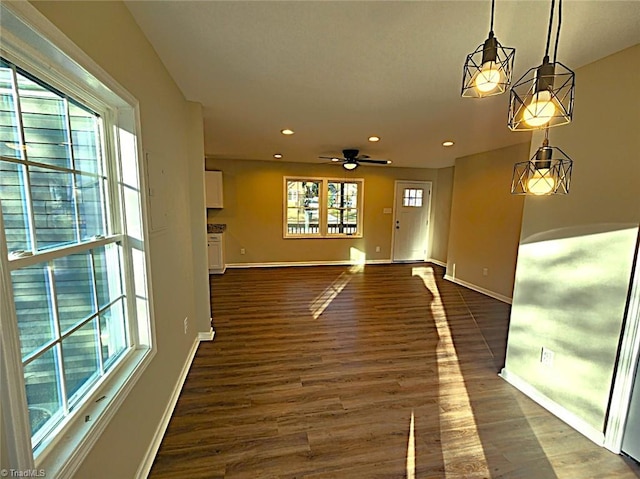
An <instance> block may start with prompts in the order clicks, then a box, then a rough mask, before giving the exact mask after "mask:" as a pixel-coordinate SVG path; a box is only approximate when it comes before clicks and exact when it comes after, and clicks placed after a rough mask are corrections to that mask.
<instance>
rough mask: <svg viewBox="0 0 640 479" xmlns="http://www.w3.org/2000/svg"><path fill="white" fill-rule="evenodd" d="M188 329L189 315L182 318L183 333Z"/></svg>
mask: <svg viewBox="0 0 640 479" xmlns="http://www.w3.org/2000/svg"><path fill="white" fill-rule="evenodd" d="M188 329H189V316H187V317H186V318H184V334H187V330H188Z"/></svg>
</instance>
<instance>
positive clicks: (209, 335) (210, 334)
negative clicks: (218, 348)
mask: <svg viewBox="0 0 640 479" xmlns="http://www.w3.org/2000/svg"><path fill="white" fill-rule="evenodd" d="M215 336H216V332H215V331H214V330H213V328H211V329H210V330H209V331H207V332H204V333H198V340H199V341H213V338H214V337H215Z"/></svg>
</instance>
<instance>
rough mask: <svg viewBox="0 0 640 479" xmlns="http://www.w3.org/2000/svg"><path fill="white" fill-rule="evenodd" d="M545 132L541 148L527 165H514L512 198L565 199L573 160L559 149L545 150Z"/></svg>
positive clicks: (524, 163)
mask: <svg viewBox="0 0 640 479" xmlns="http://www.w3.org/2000/svg"><path fill="white" fill-rule="evenodd" d="M548 133H549V130H548V129H546V130H545V139H544V141H543V142H542V146H541V147H540V148H538V151H536V154H535V155H533V157H532V158H531V159H530V160H529V161H523V162H522V163H516V164H515V166H514V167H513V177H512V179H511V194H514V195H533V196H542V195H566V194H568V193H569V186H570V184H571V172H572V170H573V160H572V159H571V158H569V157H568V156H567V155H566V153H565V152H564V151H562V150H561V149H560V148H557V147H553V146H549V138H548Z"/></svg>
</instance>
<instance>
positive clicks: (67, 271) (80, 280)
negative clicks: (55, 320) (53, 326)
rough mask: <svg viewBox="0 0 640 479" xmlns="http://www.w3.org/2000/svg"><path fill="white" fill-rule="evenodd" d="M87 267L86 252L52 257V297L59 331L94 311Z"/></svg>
mask: <svg viewBox="0 0 640 479" xmlns="http://www.w3.org/2000/svg"><path fill="white" fill-rule="evenodd" d="M91 269H92V267H91V258H90V255H89V253H88V252H85V253H80V254H72V255H68V256H64V257H62V258H58V259H56V260H54V261H53V276H54V278H55V291H56V294H55V298H56V303H57V306H58V316H59V317H60V331H61V332H62V333H64V332H65V331H67V330H68V329H70V328H73V327H74V326H76V325H77V324H78V323H79V322H80V321H82V320H84V319H86V318H87V317H89V316H91V315H92V314H93V313H95V312H96V311H97V308H96V305H95V297H94V282H93V278H92V276H93V274H92V271H91Z"/></svg>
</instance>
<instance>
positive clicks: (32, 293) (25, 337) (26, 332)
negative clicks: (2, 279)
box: [11, 263, 55, 359]
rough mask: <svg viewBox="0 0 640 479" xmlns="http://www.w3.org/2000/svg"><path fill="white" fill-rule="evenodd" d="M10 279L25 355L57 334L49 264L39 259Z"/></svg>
mask: <svg viewBox="0 0 640 479" xmlns="http://www.w3.org/2000/svg"><path fill="white" fill-rule="evenodd" d="M11 281H12V283H13V298H14V304H15V308H16V316H17V317H18V329H19V331H20V349H21V352H22V358H23V359H25V358H26V357H27V356H28V355H30V354H32V353H33V352H34V351H36V350H37V349H39V348H41V347H42V346H44V345H45V344H46V343H48V342H50V341H51V340H53V339H54V338H55V322H54V314H53V305H52V302H51V284H50V282H49V271H48V267H47V265H46V264H42V263H40V264H37V265H34V266H29V267H26V268H21V269H18V270H15V271H12V272H11Z"/></svg>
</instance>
